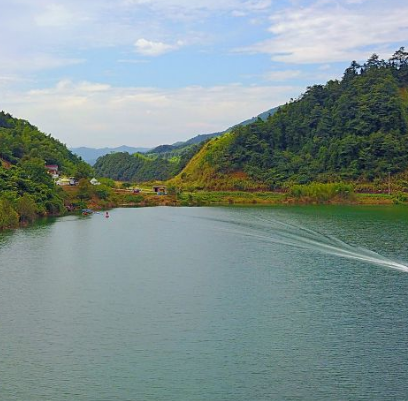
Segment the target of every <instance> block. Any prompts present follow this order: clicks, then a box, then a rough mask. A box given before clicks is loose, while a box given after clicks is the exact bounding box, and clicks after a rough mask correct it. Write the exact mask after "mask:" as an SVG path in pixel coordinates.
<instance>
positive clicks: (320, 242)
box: [221, 217, 408, 273]
mask: <svg viewBox="0 0 408 401" xmlns="http://www.w3.org/2000/svg"><path fill="white" fill-rule="evenodd" d="M256 220H257V221H259V222H260V224H247V223H246V222H241V223H236V222H233V221H231V222H230V223H232V224H234V225H236V224H238V225H239V226H241V228H243V230H234V229H226V228H225V229H221V230H223V231H226V232H230V233H235V234H238V235H241V236H246V237H251V238H255V239H259V240H262V241H265V242H270V243H274V244H280V245H284V246H290V247H296V248H301V249H306V250H310V251H315V252H319V253H322V254H326V255H331V256H337V257H340V258H346V259H352V260H358V261H361V262H365V263H370V264H373V265H377V266H382V267H387V268H391V269H396V270H399V271H402V272H405V273H408V266H407V265H405V264H403V263H401V262H397V261H394V260H392V259H390V258H387V257H385V256H382V255H380V254H379V253H377V252H374V251H371V250H369V249H367V248H364V247H360V246H353V245H350V244H348V243H346V242H344V241H342V240H340V239H339V238H336V237H333V236H327V235H324V234H321V233H319V232H317V231H314V230H311V229H309V228H305V227H302V226H297V225H293V224H289V223H283V222H281V221H278V220H268V219H264V218H260V217H256Z"/></svg>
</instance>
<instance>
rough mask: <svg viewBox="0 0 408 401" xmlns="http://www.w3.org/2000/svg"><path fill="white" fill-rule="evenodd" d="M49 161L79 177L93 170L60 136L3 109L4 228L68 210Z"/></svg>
mask: <svg viewBox="0 0 408 401" xmlns="http://www.w3.org/2000/svg"><path fill="white" fill-rule="evenodd" d="M47 164H48V165H57V166H58V170H59V171H60V172H62V173H63V174H66V175H70V176H71V175H72V176H76V177H77V178H81V177H87V176H89V175H91V174H92V173H93V171H92V168H91V167H90V166H89V165H88V164H86V163H85V162H83V161H82V160H81V159H80V158H79V157H78V156H76V155H74V154H73V153H72V152H71V151H69V150H68V149H67V147H66V146H65V145H63V144H62V143H61V142H59V141H58V140H57V139H54V138H52V137H51V136H50V135H46V134H44V133H42V132H41V131H40V130H39V129H38V128H37V127H35V126H34V125H32V124H30V123H29V122H28V121H26V120H21V119H17V118H14V117H13V116H11V115H10V114H8V113H5V112H3V111H2V112H0V229H4V228H8V227H14V226H16V225H17V224H18V222H19V221H29V220H32V219H34V218H35V216H36V215H47V214H55V213H60V212H62V211H63V210H64V203H63V194H62V193H61V190H60V189H59V188H57V187H56V185H55V184H54V182H53V180H52V178H51V176H50V174H48V171H47V168H46V167H45V165H47Z"/></svg>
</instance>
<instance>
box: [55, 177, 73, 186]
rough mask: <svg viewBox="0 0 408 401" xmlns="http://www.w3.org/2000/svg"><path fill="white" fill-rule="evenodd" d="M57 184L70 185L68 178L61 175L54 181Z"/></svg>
mask: <svg viewBox="0 0 408 401" xmlns="http://www.w3.org/2000/svg"><path fill="white" fill-rule="evenodd" d="M55 183H56V184H57V185H60V186H62V187H63V186H65V185H70V179H69V178H66V177H63V178H59V179H58V180H57V181H56V182H55Z"/></svg>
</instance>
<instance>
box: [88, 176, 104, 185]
mask: <svg viewBox="0 0 408 401" xmlns="http://www.w3.org/2000/svg"><path fill="white" fill-rule="evenodd" d="M89 182H90V183H91V184H92V185H101V183H100V182H99V181H98V180H97V179H96V178H95V177H94V178H92V180H91V181H89Z"/></svg>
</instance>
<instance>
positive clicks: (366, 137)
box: [172, 48, 408, 190]
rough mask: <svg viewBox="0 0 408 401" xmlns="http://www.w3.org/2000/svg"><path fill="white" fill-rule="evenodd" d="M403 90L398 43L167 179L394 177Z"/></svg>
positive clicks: (407, 125) (277, 183)
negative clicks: (390, 51) (387, 55)
mask: <svg viewBox="0 0 408 401" xmlns="http://www.w3.org/2000/svg"><path fill="white" fill-rule="evenodd" d="M407 88H408V53H407V52H405V50H404V48H401V49H400V50H398V51H397V52H396V53H395V54H394V56H393V57H392V58H391V59H390V60H388V61H384V60H380V59H379V58H378V56H377V55H373V56H372V57H370V59H369V60H368V61H367V62H366V63H365V64H364V65H362V66H361V65H359V64H357V63H356V62H353V63H352V64H351V66H350V67H349V68H347V69H346V71H345V73H344V76H343V79H342V80H341V81H337V80H336V81H329V82H328V83H327V84H326V85H324V86H323V85H315V86H313V87H310V88H308V90H307V91H306V93H305V94H304V95H302V96H301V97H300V98H299V99H297V100H294V101H292V102H290V103H288V104H286V105H284V106H282V107H280V108H279V110H278V111H277V112H276V113H275V114H274V115H272V116H270V117H269V118H268V119H267V120H266V121H263V120H262V119H258V120H257V121H256V122H254V123H252V124H249V125H247V126H239V127H236V128H235V129H233V130H232V131H231V133H230V134H227V135H225V136H223V137H221V138H218V139H213V140H211V141H210V142H209V143H207V144H206V145H205V147H204V148H203V149H202V151H201V152H199V153H198V154H196V155H195V157H193V158H192V160H191V161H190V163H189V164H188V165H187V167H186V168H185V169H184V171H183V172H182V173H181V174H179V175H178V176H177V177H176V178H175V179H174V180H172V182H174V184H175V185H176V186H179V187H185V188H194V187H195V188H199V189H200V188H201V189H202V188H204V189H217V188H218V189H220V188H225V189H236V190H239V189H250V190H254V189H257V188H258V189H277V188H285V187H287V185H288V184H290V183H291V184H308V183H311V182H321V183H330V182H342V181H344V182H354V183H363V182H365V183H375V182H376V181H382V182H384V181H386V180H387V177H388V174H389V173H390V174H391V176H392V178H393V180H394V181H395V179H397V177H399V176H400V175H401V174H404V172H406V171H407V168H408V100H407V99H408V95H407ZM220 185H222V186H220ZM400 186H402V187H403V188H402V189H403V190H407V189H408V185H405V186H404V185H403V183H402V182H400Z"/></svg>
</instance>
